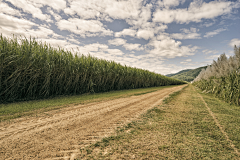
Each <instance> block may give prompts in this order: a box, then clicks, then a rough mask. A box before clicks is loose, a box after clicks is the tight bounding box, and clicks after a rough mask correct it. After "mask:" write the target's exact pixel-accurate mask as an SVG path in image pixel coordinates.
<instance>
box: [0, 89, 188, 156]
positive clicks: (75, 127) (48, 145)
mask: <svg viewBox="0 0 240 160" xmlns="http://www.w3.org/2000/svg"><path fill="white" fill-rule="evenodd" d="M184 86H185V85H184ZM184 86H177V87H172V88H166V89H162V90H160V91H156V92H152V93H148V94H144V95H139V96H132V97H128V98H119V99H115V100H109V101H104V102H95V103H91V104H87V105H78V106H74V107H69V108H65V109H61V110H59V111H58V113H54V112H48V113H49V114H50V115H51V116H46V117H40V118H36V117H32V118H29V119H26V120H21V121H18V120H16V121H14V122H13V123H12V124H7V123H6V124H5V123H2V124H0V159H74V157H76V156H77V155H78V154H79V153H80V152H79V151H80V148H81V147H84V146H86V145H88V144H90V143H91V142H94V141H96V140H99V139H101V138H103V137H105V136H108V135H110V134H111V133H113V132H114V130H115V128H116V127H117V126H121V125H124V124H126V123H128V122H130V121H131V120H133V119H134V118H137V117H138V116H139V115H140V114H142V113H144V112H145V111H146V110H147V109H149V108H151V107H153V106H155V105H157V104H160V103H161V100H162V99H163V98H164V97H166V96H167V95H169V94H170V93H172V92H174V91H177V90H179V89H181V88H183V87H184Z"/></svg>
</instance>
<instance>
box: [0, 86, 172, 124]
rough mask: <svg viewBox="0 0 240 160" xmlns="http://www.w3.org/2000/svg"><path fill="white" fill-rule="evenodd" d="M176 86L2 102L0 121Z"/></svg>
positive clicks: (0, 105)
mask: <svg viewBox="0 0 240 160" xmlns="http://www.w3.org/2000/svg"><path fill="white" fill-rule="evenodd" d="M170 87H175V85H174V86H161V87H151V88H141V89H129V90H120V91H111V92H105V93H96V94H83V95H76V96H59V97H55V98H52V99H44V100H33V101H24V102H16V103H9V104H0V121H5V120H9V119H14V118H19V117H22V116H27V115H28V116H29V115H36V114H39V113H42V112H46V111H50V110H54V109H59V108H63V107H68V106H71V105H78V104H85V103H90V102H97V101H102V100H109V99H116V98H120V97H129V96H133V95H135V96H136V95H141V94H147V93H150V92H154V91H157V90H161V89H164V88H170Z"/></svg>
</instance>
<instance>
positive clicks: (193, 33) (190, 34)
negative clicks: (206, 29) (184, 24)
mask: <svg viewBox="0 0 240 160" xmlns="http://www.w3.org/2000/svg"><path fill="white" fill-rule="evenodd" d="M181 31H182V33H173V34H171V36H172V37H173V38H176V39H200V38H201V37H200V36H201V35H200V34H199V33H197V31H199V29H196V28H190V30H188V29H185V28H184V29H181Z"/></svg>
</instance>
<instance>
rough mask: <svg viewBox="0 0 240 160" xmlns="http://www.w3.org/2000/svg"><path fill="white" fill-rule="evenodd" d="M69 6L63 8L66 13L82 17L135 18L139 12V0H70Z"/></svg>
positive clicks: (105, 18)
mask: <svg viewBox="0 0 240 160" xmlns="http://www.w3.org/2000/svg"><path fill="white" fill-rule="evenodd" d="M69 3H70V7H68V8H66V9H64V12H65V13H66V14H70V15H74V14H77V15H79V16H80V17H81V18H82V19H97V18H100V19H104V20H109V17H111V18H113V19H127V18H135V19H136V18H137V17H138V14H139V13H140V8H141V0H129V1H113V0H102V1H101V3H99V1H98V0H88V1H86V0H79V1H70V2H69Z"/></svg>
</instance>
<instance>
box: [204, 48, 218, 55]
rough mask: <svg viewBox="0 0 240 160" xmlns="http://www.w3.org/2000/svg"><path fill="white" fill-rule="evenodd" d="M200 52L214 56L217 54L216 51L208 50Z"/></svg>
mask: <svg viewBox="0 0 240 160" xmlns="http://www.w3.org/2000/svg"><path fill="white" fill-rule="evenodd" d="M202 52H203V53H205V54H211V53H212V54H216V53H218V51H216V50H209V49H205V50H203V51H202Z"/></svg>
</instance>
